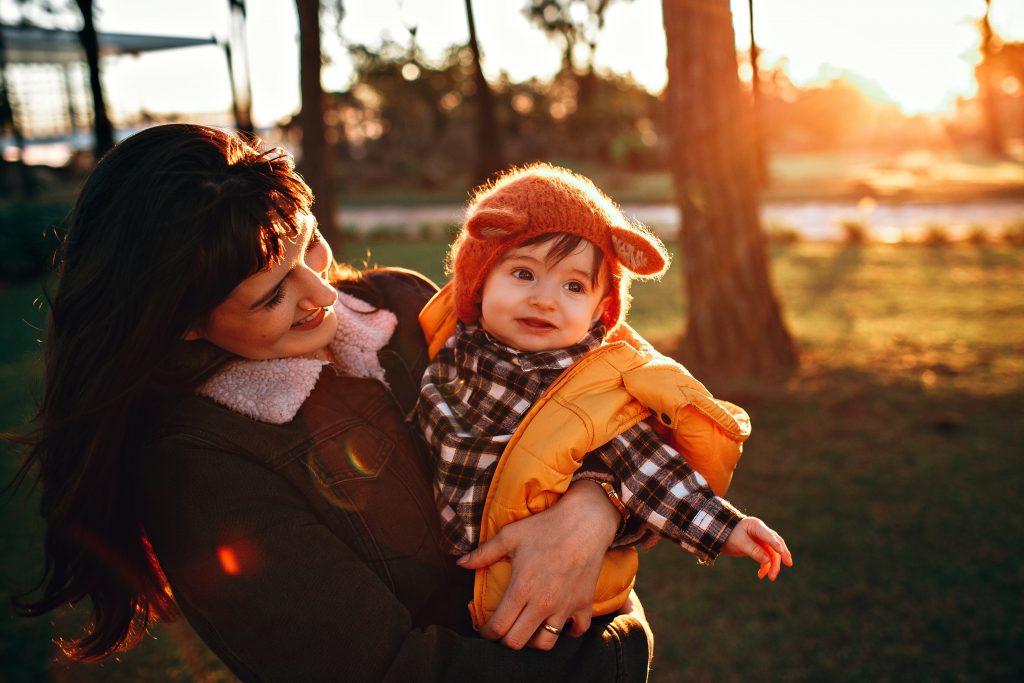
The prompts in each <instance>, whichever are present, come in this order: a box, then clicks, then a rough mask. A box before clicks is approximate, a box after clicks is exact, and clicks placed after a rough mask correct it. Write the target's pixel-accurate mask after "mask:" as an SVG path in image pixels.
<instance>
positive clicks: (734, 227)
mask: <svg viewBox="0 0 1024 683" xmlns="http://www.w3.org/2000/svg"><path fill="white" fill-rule="evenodd" d="M662 11H663V17H664V23H665V36H666V40H667V43H668V73H669V77H668V85H667V86H666V89H665V93H666V104H667V115H668V120H669V127H670V129H671V131H672V142H671V154H670V157H671V164H672V171H673V180H674V189H675V195H676V202H677V204H678V206H679V210H680V214H681V217H682V227H681V230H680V238H679V247H680V251H681V253H682V258H683V267H684V270H685V273H686V276H685V280H686V284H685V287H686V298H687V315H686V332H685V335H684V338H683V346H682V353H683V355H684V359H685V362H686V363H687V364H691V365H693V366H696V367H698V368H700V371H701V372H703V373H707V374H709V375H711V376H717V377H721V378H729V377H765V376H769V375H772V374H775V373H777V372H779V371H780V370H786V369H790V368H793V367H795V366H796V363H797V354H796V349H795V347H794V345H793V341H792V339H791V337H790V335H789V332H788V331H787V329H786V326H785V324H784V323H783V321H782V314H781V311H780V309H779V305H778V302H777V300H776V297H775V293H774V291H773V288H772V283H771V278H770V275H769V272H768V259H767V255H766V244H765V239H764V235H763V233H762V230H761V224H760V216H759V207H758V198H757V194H756V186H755V183H754V179H755V170H754V155H753V148H752V146H751V140H750V133H749V130H748V126H747V125H746V122H747V121H748V120H749V109H748V106H749V105H748V102H747V100H746V99H745V98H744V97H743V94H742V91H741V89H740V83H739V75H738V74H737V61H736V47H735V34H734V32H733V25H732V14H731V12H730V9H729V0H686V1H685V2H683V1H682V0H662Z"/></svg>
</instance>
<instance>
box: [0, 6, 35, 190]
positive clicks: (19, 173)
mask: <svg viewBox="0 0 1024 683" xmlns="http://www.w3.org/2000/svg"><path fill="white" fill-rule="evenodd" d="M8 132H10V134H11V137H12V138H14V144H15V147H17V149H18V158H17V159H15V160H14V161H13V163H12V166H13V169H8V167H7V164H6V163H5V162H4V161H3V160H2V159H0V194H9V195H13V196H19V195H20V196H26V197H31V196H32V195H33V194H35V187H36V184H35V179H34V178H33V176H32V171H31V170H30V169H29V167H28V165H27V164H26V163H25V160H24V158H23V157H24V153H25V138H24V136H23V135H22V132H21V126H19V125H18V120H17V119H16V118H15V116H14V107H13V106H12V104H11V98H10V91H9V90H8V85H7V45H6V43H5V41H4V33H3V24H0V136H3V135H4V134H5V133H8Z"/></svg>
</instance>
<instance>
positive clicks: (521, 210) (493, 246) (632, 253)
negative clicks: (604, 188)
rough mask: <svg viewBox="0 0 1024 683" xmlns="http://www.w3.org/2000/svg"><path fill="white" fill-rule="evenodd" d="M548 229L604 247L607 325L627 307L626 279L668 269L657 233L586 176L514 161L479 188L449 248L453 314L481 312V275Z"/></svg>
mask: <svg viewBox="0 0 1024 683" xmlns="http://www.w3.org/2000/svg"><path fill="white" fill-rule="evenodd" d="M549 232H562V233H570V234H573V235H578V236H580V237H582V238H584V239H586V240H589V241H590V242H592V243H593V244H594V245H596V246H597V247H598V248H599V249H600V250H601V252H602V253H603V255H604V260H605V263H606V264H607V266H608V272H609V273H610V275H611V281H610V283H609V293H610V294H611V303H610V304H609V306H608V310H607V311H605V314H604V316H603V322H604V323H605V325H606V326H607V328H608V332H609V333H611V332H612V331H613V330H614V329H615V328H616V327H617V326H618V325H619V324H620V323H621V322H622V321H623V319H624V318H625V316H626V312H627V311H628V309H629V302H630V296H629V283H630V281H631V280H632V279H634V278H636V279H650V278H657V277H659V276H661V275H662V274H663V273H664V272H665V271H666V270H667V269H668V264H669V257H668V252H667V251H666V250H665V245H664V244H662V242H661V240H659V239H658V238H657V237H655V236H654V235H653V234H652V233H651V232H650V230H648V229H647V228H646V227H645V226H644V225H643V224H641V223H639V222H636V221H631V220H629V219H627V218H626V217H625V216H624V215H622V211H620V210H619V207H618V206H616V205H615V203H614V202H613V201H612V200H611V199H609V198H608V197H607V196H606V195H605V194H604V193H603V192H601V190H599V189H598V188H597V186H595V185H594V183H593V182H592V181H591V180H590V179H589V178H585V177H583V176H581V175H579V174H577V173H573V172H572V171H570V170H568V169H565V168H560V167H558V166H551V165H548V164H531V165H529V166H526V167H524V168H513V169H511V170H509V171H506V172H505V173H503V174H502V175H501V176H500V177H499V178H498V179H497V180H495V181H494V182H493V183H490V184H487V185H483V186H481V187H479V188H477V190H476V191H475V192H474V194H473V197H472V199H470V201H469V205H468V206H467V207H466V220H465V223H464V224H463V227H462V230H461V231H460V233H459V235H458V237H456V239H455V242H454V243H453V244H452V247H451V252H450V253H449V254H448V270H449V272H450V273H451V275H452V283H453V287H454V297H455V312H456V314H457V315H458V316H459V319H460V320H462V322H464V323H467V324H472V323H475V322H476V321H477V320H478V319H479V318H480V295H481V291H482V290H483V285H484V281H485V280H486V279H487V275H488V273H490V272H491V268H493V267H494V265H495V264H496V263H497V262H498V260H499V259H500V258H501V257H502V255H503V254H504V253H505V252H507V251H508V250H509V249H514V248H515V247H516V246H518V245H520V244H522V243H523V242H525V241H526V240H528V239H530V238H533V237H536V236H538V235H542V234H544V233H549Z"/></svg>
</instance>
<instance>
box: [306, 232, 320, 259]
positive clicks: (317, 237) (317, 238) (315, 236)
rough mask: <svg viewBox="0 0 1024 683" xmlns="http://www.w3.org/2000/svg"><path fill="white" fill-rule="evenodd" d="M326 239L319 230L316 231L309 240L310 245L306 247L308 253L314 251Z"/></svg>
mask: <svg viewBox="0 0 1024 683" xmlns="http://www.w3.org/2000/svg"><path fill="white" fill-rule="evenodd" d="M323 239H324V236H323V235H321V234H320V231H319V230H314V231H313V234H312V235H311V236H310V238H309V244H307V245H306V253H307V254H308V253H309V252H311V251H313V249H314V248H315V247H316V246H317V245H318V244H320V242H322V241H323Z"/></svg>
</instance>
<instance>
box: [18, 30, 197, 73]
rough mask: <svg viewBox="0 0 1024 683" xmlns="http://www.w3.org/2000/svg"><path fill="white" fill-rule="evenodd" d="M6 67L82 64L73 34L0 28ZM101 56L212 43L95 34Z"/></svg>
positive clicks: (128, 34) (79, 47)
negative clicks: (14, 65) (12, 65)
mask: <svg viewBox="0 0 1024 683" xmlns="http://www.w3.org/2000/svg"><path fill="white" fill-rule="evenodd" d="M0 31H3V42H4V46H5V47H6V55H7V63H8V64H67V63H73V62H81V61H83V60H84V58H85V57H84V55H83V54H82V46H81V43H79V41H78V32H77V31H61V30H56V29H46V28H37V27H32V26H2V27H0ZM97 40H98V41H99V44H100V54H101V55H111V54H138V53H140V52H150V51H153V50H171V49H175V48H182V47H195V46H198V45H214V44H216V42H217V41H216V39H214V38H213V37H210V38H190V37H184V36H153V35H145V34H139V33H98V34H97Z"/></svg>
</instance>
